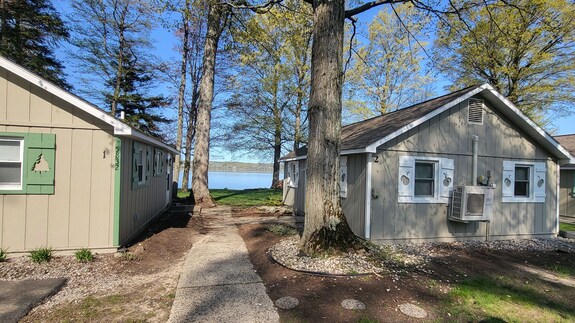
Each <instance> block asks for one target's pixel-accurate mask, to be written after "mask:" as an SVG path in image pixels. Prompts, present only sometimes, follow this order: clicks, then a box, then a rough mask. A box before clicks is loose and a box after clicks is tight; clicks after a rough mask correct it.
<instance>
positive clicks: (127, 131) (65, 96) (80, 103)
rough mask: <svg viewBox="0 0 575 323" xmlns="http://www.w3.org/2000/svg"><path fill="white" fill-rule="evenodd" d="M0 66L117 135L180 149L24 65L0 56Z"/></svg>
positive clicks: (175, 152) (171, 149)
mask: <svg viewBox="0 0 575 323" xmlns="http://www.w3.org/2000/svg"><path fill="white" fill-rule="evenodd" d="M0 66H2V67H3V68H5V69H7V70H8V71H10V72H11V73H14V74H16V75H18V76H19V77H21V78H23V79H24V80H26V81H28V82H30V83H31V84H33V85H35V86H38V87H40V88H41V89H43V90H45V91H47V92H48V93H51V94H52V95H54V96H56V97H58V98H60V99H62V100H64V101H66V102H68V103H70V104H71V105H73V106H75V107H78V108H79V109H81V110H82V111H84V112H86V113H88V114H90V115H92V116H94V117H95V118H97V119H99V120H102V121H103V122H104V123H106V124H108V125H110V126H112V127H113V129H114V135H117V136H126V137H131V138H134V139H138V140H141V141H144V142H147V143H150V144H154V145H156V146H159V147H162V148H164V149H167V150H169V151H170V152H172V153H174V154H177V153H178V151H177V150H176V149H174V148H173V147H171V146H169V145H167V144H165V143H163V142H162V141H160V140H157V139H155V138H153V137H151V136H148V135H145V134H143V133H140V132H139V131H136V130H135V129H133V128H132V127H130V126H129V125H127V124H125V123H123V122H122V121H120V120H118V119H116V118H114V117H112V116H111V115H109V114H107V113H106V112H104V111H103V110H100V109H98V108H97V107H96V106H94V105H92V104H90V103H88V102H86V101H84V100H82V99H80V98H79V97H77V96H75V95H73V94H71V93H70V92H68V91H66V90H63V89H61V88H60V87H58V86H56V85H54V84H52V83H51V82H48V81H46V80H44V79H43V78H41V77H40V76H38V75H36V74H34V73H32V72H30V71H29V70H27V69H25V68H24V67H22V66H20V65H18V64H16V63H14V62H12V61H10V60H8V59H6V58H4V57H2V56H0Z"/></svg>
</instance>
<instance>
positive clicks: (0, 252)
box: [0, 248, 8, 262]
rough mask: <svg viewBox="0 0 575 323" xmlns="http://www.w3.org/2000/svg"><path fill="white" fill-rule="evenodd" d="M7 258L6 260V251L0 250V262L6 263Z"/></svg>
mask: <svg viewBox="0 0 575 323" xmlns="http://www.w3.org/2000/svg"><path fill="white" fill-rule="evenodd" d="M7 258H8V254H7V253H6V250H4V249H3V248H0V262H4V261H6V259H7Z"/></svg>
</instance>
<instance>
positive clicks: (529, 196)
mask: <svg viewBox="0 0 575 323" xmlns="http://www.w3.org/2000/svg"><path fill="white" fill-rule="evenodd" d="M546 174H547V167H546V164H545V163H541V162H526V161H510V160H505V161H503V180H502V188H501V192H502V197H503V198H502V201H503V202H535V203H543V202H545V196H546V193H545V190H546V186H547V181H546Z"/></svg>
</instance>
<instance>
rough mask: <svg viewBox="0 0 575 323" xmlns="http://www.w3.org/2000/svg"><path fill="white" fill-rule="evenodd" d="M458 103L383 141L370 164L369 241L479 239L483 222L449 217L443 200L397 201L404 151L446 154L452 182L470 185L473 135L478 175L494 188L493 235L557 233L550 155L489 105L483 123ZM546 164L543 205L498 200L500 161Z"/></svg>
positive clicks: (464, 105) (552, 168)
mask: <svg viewBox="0 0 575 323" xmlns="http://www.w3.org/2000/svg"><path fill="white" fill-rule="evenodd" d="M466 107H467V105H466V103H465V102H464V103H462V104H460V105H459V106H456V107H453V108H451V109H450V110H448V111H446V112H444V113H442V114H441V115H439V116H438V117H435V118H433V119H431V120H429V121H427V122H425V123H423V124H421V125H420V126H418V127H415V128H413V129H411V130H409V131H408V133H406V134H403V135H401V136H399V137H398V138H396V139H394V140H392V141H390V142H388V143H386V144H385V145H384V146H382V147H380V148H379V150H378V153H377V155H378V157H379V162H378V163H373V170H372V172H373V181H372V186H373V188H374V190H375V191H376V195H378V196H379V197H378V198H377V199H375V200H373V201H372V214H371V218H372V239H374V240H376V241H382V242H385V241H389V242H392V241H405V240H414V241H417V240H442V241H444V240H457V239H482V238H485V235H486V224H484V223H478V222H470V223H467V224H465V223H458V222H453V221H449V220H448V206H447V205H446V204H406V203H397V180H398V179H397V176H398V175H397V174H398V171H399V170H398V159H399V156H402V155H417V156H429V157H442V158H450V159H453V160H454V162H455V176H454V177H455V178H454V184H455V185H471V184H472V178H471V177H472V176H471V174H472V137H473V136H474V135H477V136H479V158H478V175H484V176H485V175H486V174H487V171H491V174H492V181H493V182H494V183H496V184H497V188H496V189H495V204H494V216H493V221H492V223H491V225H490V228H489V230H490V232H489V233H490V235H491V237H492V238H502V237H511V236H533V235H551V234H553V233H554V231H555V214H556V213H555V210H556V206H555V205H556V202H555V198H556V182H557V181H556V176H555V174H556V173H555V172H556V170H557V166H556V163H555V162H554V161H553V160H550V159H549V153H548V152H547V151H546V150H545V149H543V148H542V147H540V146H539V145H537V144H536V143H535V142H534V141H533V140H531V139H530V138H529V137H528V136H526V135H525V133H524V132H523V131H521V130H520V129H517V128H516V127H515V126H514V125H512V123H511V122H510V121H509V120H508V119H507V118H506V117H504V116H503V115H501V114H499V113H498V112H496V111H493V110H492V109H491V108H489V109H488V111H487V112H488V113H486V114H485V120H484V124H483V125H470V124H468V123H467V109H466ZM509 159H511V160H526V161H539V162H541V161H543V162H546V163H547V181H546V183H547V189H546V192H547V197H546V202H545V203H544V204H543V203H502V202H501V181H502V165H503V160H509Z"/></svg>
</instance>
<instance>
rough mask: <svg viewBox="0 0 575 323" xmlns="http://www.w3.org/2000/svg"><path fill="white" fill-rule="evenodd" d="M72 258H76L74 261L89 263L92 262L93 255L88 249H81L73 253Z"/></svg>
mask: <svg viewBox="0 0 575 323" xmlns="http://www.w3.org/2000/svg"><path fill="white" fill-rule="evenodd" d="M74 256H75V257H76V260H77V261H79V262H90V261H92V260H94V254H93V253H92V251H91V250H90V249H88V248H82V249H80V250H76V252H74Z"/></svg>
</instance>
